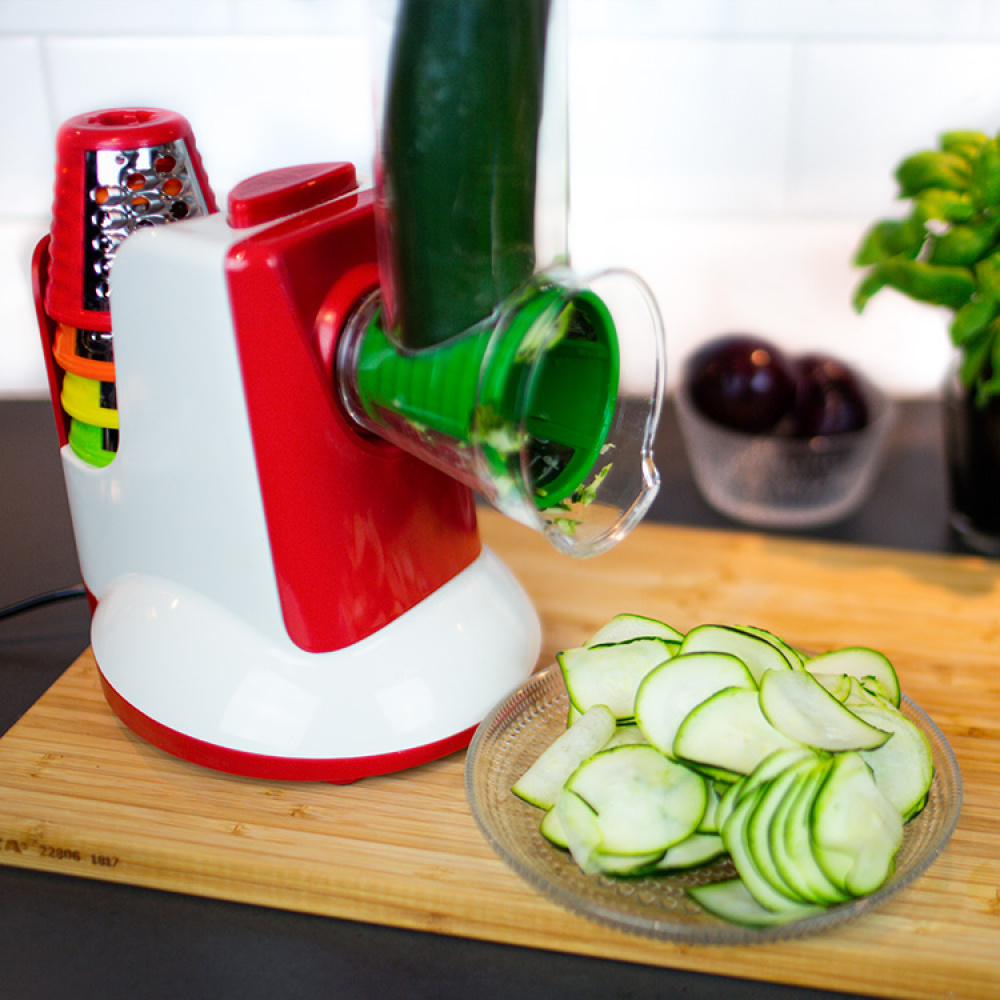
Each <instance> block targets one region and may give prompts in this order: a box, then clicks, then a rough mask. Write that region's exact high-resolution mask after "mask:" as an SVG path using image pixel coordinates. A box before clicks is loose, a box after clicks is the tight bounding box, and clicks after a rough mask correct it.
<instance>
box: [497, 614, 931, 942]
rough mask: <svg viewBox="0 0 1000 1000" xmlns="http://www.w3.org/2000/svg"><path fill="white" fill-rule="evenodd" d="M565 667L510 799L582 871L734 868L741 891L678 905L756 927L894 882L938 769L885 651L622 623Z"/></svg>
mask: <svg viewBox="0 0 1000 1000" xmlns="http://www.w3.org/2000/svg"><path fill="white" fill-rule="evenodd" d="M645 632H651V633H654V634H653V635H645V634H642V633H645ZM679 634H680V633H678V635H679ZM692 637H693V638H692ZM608 638H612V639H616V640H617V641H614V642H603V641H594V640H597V639H602V640H603V639H608ZM701 647H704V648H701ZM713 647H716V648H713ZM782 647H784V648H782ZM736 650H739V653H738V652H736ZM740 653H742V656H741V655H740ZM744 657H745V658H744ZM750 660H753V661H754V666H751V665H750V662H749V661H750ZM559 661H560V667H561V669H562V672H563V676H564V678H565V680H566V687H567V690H568V691H569V693H570V698H571V708H570V716H571V717H572V718H573V719H575V720H576V721H575V722H574V723H573V725H572V726H570V728H569V729H568V730H567V731H566V732H565V733H563V734H560V736H559V737H558V738H557V739H556V740H555V741H554V743H553V746H552V750H553V753H552V755H551V756H550V757H548V758H547V759H546V754H547V753H548V751H545V752H543V754H542V756H541V757H539V759H538V760H537V761H536V763H535V764H534V765H532V767H531V768H529V770H528V771H526V772H525V774H524V775H523V776H522V778H521V779H520V780H519V781H518V782H517V784H516V785H515V789H514V790H515V792H516V793H517V794H519V795H521V797H522V798H525V799H526V800H527V801H532V802H534V803H535V804H538V805H539V806H541V807H542V808H547V811H546V812H545V813H544V816H543V818H542V819H541V832H542V835H543V836H544V837H545V838H546V839H547V840H548V841H550V842H551V843H552V844H554V845H555V846H556V847H557V848H559V849H563V850H567V851H569V853H570V855H571V856H572V857H573V859H574V860H575V861H576V863H577V864H578V865H579V866H580V867H581V869H582V870H583V871H585V872H587V873H589V874H598V873H600V874H603V875H609V876H615V877H639V876H650V877H653V876H659V875H664V874H667V873H669V872H671V871H677V870H680V869H684V868H688V867H694V866H698V865H703V864H707V863H709V862H711V861H712V860H714V859H715V858H718V857H720V856H722V855H728V856H729V857H730V859H731V860H732V863H733V864H734V866H735V867H736V871H737V873H738V878H736V879H727V880H726V881H724V882H718V883H713V884H711V885H704V886H697V887H692V888H691V889H689V890H688V892H689V894H690V896H691V898H692V899H694V900H695V901H697V902H698V903H699V905H701V906H702V907H703V908H704V909H705V910H707V911H708V912H711V913H714V914H716V915H718V916H721V917H723V918H724V919H727V920H732V921H736V922H739V923H742V924H745V925H747V926H761V927H763V926H772V925H775V924H779V923H782V922H784V921H787V920H795V919H799V918H802V917H805V916H810V915H813V914H816V913H819V912H822V910H823V909H824V908H826V907H829V906H834V905H837V904H838V903H841V902H845V901H847V900H849V899H852V898H854V897H857V896H860V895H865V894H867V893H870V892H872V891H874V890H875V889H877V888H878V887H879V886H880V885H882V884H883V883H884V881H885V880H886V879H887V878H888V877H889V876H890V875H891V873H892V871H893V868H894V864H895V857H896V854H897V852H898V850H899V847H900V845H901V843H902V836H903V826H904V823H905V822H906V821H907V820H908V819H910V818H912V817H913V816H915V815H916V814H917V812H919V810H920V809H921V808H922V806H923V804H924V803H925V802H926V800H927V796H928V794H929V791H930V788H931V783H932V781H933V775H934V769H933V757H932V755H931V749H930V744H929V743H928V741H927V738H926V736H925V735H924V734H923V732H922V731H921V730H920V729H919V728H918V727H917V726H916V725H914V724H913V723H912V722H910V720H909V719H908V718H907V717H906V716H905V715H903V713H902V712H901V711H900V710H899V708H898V707H897V704H894V702H895V703H898V702H899V700H900V699H901V695H900V693H899V683H898V678H897V677H896V673H895V670H894V668H893V667H892V665H891V663H890V662H889V661H888V659H886V658H885V657H884V656H882V654H880V653H878V652H876V651H875V650H870V649H867V648H866V647H848V648H845V649H843V650H835V651H833V652H831V653H828V654H827V653H824V654H820V655H819V656H814V657H811V658H805V657H802V656H800V654H799V653H798V652H797V651H796V650H795V649H794V648H793V647H791V646H789V645H787V644H785V643H783V642H782V640H780V639H778V637H777V636H773V635H772V634H771V633H768V632H765V631H764V630H762V629H754V628H752V627H750V626H739V627H733V628H728V627H725V626H718V625H710V626H702V627H699V628H695V629H692V630H691V631H690V632H688V633H687V634H686V635H684V636H683V638H682V640H681V642H680V643H679V645H678V642H677V639H676V638H675V637H673V630H672V629H671V627H670V626H669V625H665V624H664V623H662V622H656V621H655V619H646V618H642V617H641V616H630V615H619V616H616V617H615V619H613V620H612V621H611V622H609V623H608V625H607V626H605V628H604V629H601V630H599V631H598V632H597V633H595V636H594V637H593V638H592V640H591V642H590V643H588V645H586V646H584V647H581V648H579V649H576V650H569V651H567V652H565V653H562V654H560V657H559ZM765 663H767V664H771V665H770V666H765V665H764V664H765ZM602 699H603V700H602ZM588 733H589V735H587V734H588ZM588 751H591V752H589V753H588ZM574 763H575V765H576V766H574ZM539 788H541V791H539V790H538V789H539ZM548 803H552V805H551V807H550V808H549V807H548V806H547V804H548Z"/></svg>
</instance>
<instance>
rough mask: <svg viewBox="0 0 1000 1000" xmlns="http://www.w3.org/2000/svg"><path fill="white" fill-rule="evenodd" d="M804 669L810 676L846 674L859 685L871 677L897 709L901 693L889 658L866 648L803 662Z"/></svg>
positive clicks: (844, 651)
mask: <svg viewBox="0 0 1000 1000" xmlns="http://www.w3.org/2000/svg"><path fill="white" fill-rule="evenodd" d="M805 668H806V670H808V671H809V672H810V673H820V674H847V675H849V676H850V677H856V678H857V679H858V680H859V681H861V682H862V683H863V682H864V681H866V680H868V679H869V678H871V679H872V680H874V681H875V683H876V684H878V685H879V687H880V688H881V690H882V691H883V692H884V696H885V697H886V698H887V699H888V700H889V701H890V702H891V703H892V704H893V705H895V706H896V708H899V702H900V698H901V694H900V690H899V678H898V677H897V676H896V670H895V668H894V667H893V665H892V663H891V662H890V660H889V657H887V656H886V655H885V654H884V653H880V652H878V651H877V650H874V649H869V648H868V647H867V646H845V647H843V648H842V649H834V650H831V651H830V652H828V653H820V654H819V655H818V656H814V657H812V658H811V659H808V660H806V661H805Z"/></svg>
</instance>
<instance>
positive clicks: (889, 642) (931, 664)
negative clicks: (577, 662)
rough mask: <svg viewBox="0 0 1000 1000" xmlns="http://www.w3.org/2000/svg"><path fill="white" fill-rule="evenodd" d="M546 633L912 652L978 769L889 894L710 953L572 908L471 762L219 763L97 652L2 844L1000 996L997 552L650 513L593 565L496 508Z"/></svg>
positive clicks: (626, 944)
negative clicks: (148, 736) (497, 840)
mask: <svg viewBox="0 0 1000 1000" xmlns="http://www.w3.org/2000/svg"><path fill="white" fill-rule="evenodd" d="M482 525H483V534H484V537H485V538H486V540H487V541H488V542H489V543H490V544H491V545H492V546H493V548H494V549H495V550H496V551H497V552H499V554H500V555H501V556H502V557H503V558H504V559H505V560H506V561H507V563H508V564H509V565H510V566H511V568H512V569H513V570H514V571H515V572H516V573H517V574H518V575H519V577H520V578H521V580H522V581H523V582H524V584H525V586H526V587H527V589H528V591H529V592H530V594H531V595H532V597H533V599H534V600H535V602H536V604H537V606H538V609H539V611H540V613H541V616H542V620H543V623H544V629H545V640H544V650H543V654H542V659H541V662H542V664H545V663H548V662H551V660H552V658H553V656H554V654H555V653H556V651H557V650H559V649H561V648H565V647H567V646H570V645H575V644H578V643H580V642H581V641H582V640H584V639H585V638H586V637H587V636H588V635H589V634H591V633H592V632H593V631H594V630H595V629H596V628H597V627H598V626H599V625H601V624H602V623H603V622H604V621H606V620H607V619H608V618H609V617H610V616H611V615H612V614H614V613H616V612H618V611H623V610H624V611H633V612H637V613H640V614H647V615H651V616H655V617H659V618H662V619H665V620H668V621H670V622H672V623H673V624H675V625H677V626H679V627H681V628H689V627H691V626H693V625H696V624H698V623H701V622H705V621H722V622H734V621H739V622H744V623H751V624H757V625H761V626H764V627H766V628H769V629H771V630H773V631H775V632H778V633H779V634H781V635H783V636H785V637H787V638H788V639H790V640H791V641H792V642H794V643H797V644H800V645H802V646H805V647H808V648H813V649H823V648H827V647H832V646H837V645H845V644H855V643H862V644H867V645H873V646H876V647H878V648H881V649H882V650H884V651H885V652H886V653H888V654H889V656H890V657H891V658H892V659H893V660H894V662H895V663H896V665H897V668H898V670H899V673H900V676H901V680H902V684H903V687H904V690H905V691H906V692H907V694H908V695H909V696H910V697H911V698H912V699H913V700H914V701H916V702H917V703H918V704H919V705H921V706H922V707H923V708H924V709H925V710H926V711H927V712H928V713H929V714H930V715H931V716H932V717H933V718H934V719H935V721H936V722H937V723H938V725H939V726H940V727H941V729H942V730H943V732H944V733H945V735H946V737H947V738H948V740H949V742H950V743H951V745H952V747H953V749H954V751H955V753H956V756H957V757H958V761H959V765H960V767H961V770H962V774H963V779H964V783H965V788H964V805H963V810H962V815H961V818H960V820H959V824H958V828H957V830H956V832H955V834H954V836H953V838H952V841H951V843H950V845H949V846H948V847H947V848H946V849H945V851H944V852H943V854H942V855H941V856H940V857H939V858H938V859H937V861H936V862H935V863H934V864H933V865H932V867H931V868H930V870H929V871H928V872H927V873H926V874H925V875H923V876H922V877H921V878H920V879H918V880H917V881H916V883H915V884H913V885H912V886H910V887H908V888H907V889H906V890H904V891H903V892H901V893H900V894H899V895H897V896H896V897H894V898H893V899H892V900H890V902H889V903H888V904H887V905H885V906H884V907H883V908H881V909H879V910H877V911H875V912H873V913H871V914H867V915H865V916H863V917H861V918H860V919H857V920H855V921H853V922H851V923H849V924H847V925H846V926H843V927H841V928H839V929H835V930H833V931H830V932H827V933H824V934H822V935H819V936H815V937H811V938H805V939H802V940H798V941H791V942H784V943H774V944H766V945H754V946H752V947H693V946H690V945H679V944H678V945H675V944H671V943H661V942H657V941H653V940H649V939H647V938H643V937H635V936H632V935H629V934H627V933H624V932H616V931H611V930H608V929H606V928H605V927H602V926H598V925H596V924H593V923H591V922H589V921H587V920H585V919H583V918H580V917H577V916H575V915H572V914H570V913H568V912H565V911H563V910H562V909H561V908H559V907H558V906H556V905H555V904H553V903H550V902H549V901H548V900H547V899H546V898H544V897H542V896H541V895H539V894H538V893H537V892H536V891H535V890H534V889H532V888H531V887H529V886H528V885H527V884H525V883H523V882H522V881H521V880H520V879H519V878H518V877H517V876H516V875H514V874H513V873H512V872H511V871H509V870H508V869H507V868H506V867H505V866H504V864H502V863H501V861H500V860H499V859H498V858H497V857H496V856H495V855H494V854H493V853H492V852H491V850H490V848H489V847H488V846H487V844H486V843H485V841H484V840H483V838H482V837H481V835H480V833H479V831H478V828H477V827H476V825H475V823H474V821H473V819H472V817H471V815H470V813H469V811H468V808H467V806H466V801H465V795H464V787H463V765H464V754H461V753H460V754H456V755H453V756H452V757H450V758H448V759H446V760H443V761H439V762H437V763H435V764H432V765H428V766H425V767H421V768H418V769H416V770H413V771H409V772H406V773H403V774H398V775H390V776H387V777H383V778H376V779H368V780H365V781H362V782H359V783H357V784H355V785H351V786H345V787H338V786H331V785H314V784H293V783H276V782H268V781H259V780H250V779H240V778H234V777H229V776H223V775H219V774H215V773H212V772H209V771H205V770H202V769H199V768H197V767H195V766H193V765H189V764H186V763H184V762H181V761H178V760H174V759H172V758H170V757H168V756H167V755H165V754H163V753H161V752H159V751H157V750H155V749H153V748H152V747H150V746H148V745H146V744H145V743H143V742H141V741H140V740H139V739H137V738H136V737H134V736H133V735H132V734H131V733H130V732H128V731H127V730H126V729H125V728H124V727H123V726H122V725H121V724H120V723H119V722H118V720H117V719H116V718H115V717H114V716H113V715H112V713H111V712H110V710H109V709H108V708H107V706H106V705H105V703H104V700H103V698H102V696H101V693H100V688H99V684H98V678H97V672H96V669H95V666H94V662H93V659H92V658H91V656H90V654H89V653H86V654H84V655H83V656H82V657H81V658H80V659H79V660H78V661H77V662H76V663H74V664H73V665H72V666H71V667H70V668H69V669H68V670H67V672H66V673H65V674H64V675H63V676H62V677H61V678H60V680H59V681H57V683H56V684H55V685H54V686H53V687H52V688H51V689H50V690H49V691H48V692H47V693H46V694H45V695H44V696H43V697H42V698H41V699H40V700H39V702H38V703H37V704H36V705H35V706H34V707H33V708H32V709H31V710H30V711H29V712H28V713H27V714H26V715H25V716H24V717H23V718H22V719H21V720H20V721H19V722H18V723H17V725H15V726H14V727H13V729H11V730H10V732H9V733H8V734H7V735H6V736H4V738H3V739H2V740H0V860H2V861H3V862H4V863H6V864H10V865H18V866H22V867H27V868H36V869H45V870H48V871H56V872H65V873H69V874H73V875H79V876H85V877H91V878H98V879H106V880H109V881H118V882H125V883H130V884H134V885H141V886H147V887H153V888H159V889H164V890H171V891H178V892H186V893H191V894H196V895H205V896H213V897H220V898H223V899H228V900H236V901H241V902H247V903H254V904H261V905H265V906H273V907H278V908H286V909H292V910H300V911H304V912H309V913H317V914H327V915H331V916H337V917H343V918H348V919H355V920H361V921H368V922H373V923H380V924H387V925H393V926H399V927H408V928H414V929H418V930H424V931H432V932H436V933H441V934H452V935H459V936H467V937H473V938H482V939H486V940H491V941H498V942H506V943H511V944H518V945H526V946H530V947H535V948H542V949H550V950H556V951H564V952H570V953H579V954H584V955H594V956H600V957H604V958H609V959H618V960H622V961H629V962H639V963H645V964H650V965H659V966H669V967H675V968H681V969H693V970H699V971H702V972H708V973H717V974H722V975H730V976H737V977H744V978H753V979H763V980H769V981H773V982H781V983H795V984H799V985H804V986H813V987H822V988H827V989H835V990H845V991H854V992H859V993H865V994H878V995H882V996H886V997H928V998H932V997H933V998H936V997H941V996H944V995H950V996H956V997H962V998H965V1000H969V998H976V997H983V998H987V997H989V998H995V997H997V996H998V995H1000V565H998V564H996V563H990V562H986V561H983V560H979V559H976V558H971V557H970V558H965V557H949V556H934V555H924V554H914V553H900V552H895V551H887V550H872V549H861V548H856V547H847V546H841V545H831V544H824V543H805V542H800V541H794V540H786V539H781V538H775V537H762V536H757V535H752V534H742V533H721V532H710V531H705V530H694V529H684V528H675V527H669V526H655V525H644V526H642V527H641V528H639V529H638V530H637V531H635V532H634V533H633V534H632V535H631V536H630V537H629V538H628V539H627V540H626V541H625V542H624V543H623V544H621V545H620V546H619V547H618V548H617V549H615V550H614V551H612V552H611V553H609V554H607V555H605V556H602V557H600V558H599V559H597V560H594V561H592V562H586V563H577V562H573V561H571V560H569V559H567V558H566V557H563V556H559V555H557V554H556V553H555V552H554V551H552V550H550V548H549V547H548V546H547V544H546V543H545V542H544V541H543V540H542V539H541V538H539V537H537V536H535V535H533V534H531V533H530V532H528V531H526V530H524V529H523V528H520V527H518V526H516V525H513V524H511V523H510V522H508V521H505V520H503V519H502V518H500V517H498V516H494V515H493V514H491V513H484V514H483V517H482Z"/></svg>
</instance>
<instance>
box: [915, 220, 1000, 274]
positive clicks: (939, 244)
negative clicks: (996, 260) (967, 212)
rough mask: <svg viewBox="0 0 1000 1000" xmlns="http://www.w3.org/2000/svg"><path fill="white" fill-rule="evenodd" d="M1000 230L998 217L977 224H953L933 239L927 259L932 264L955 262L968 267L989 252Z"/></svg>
mask: <svg viewBox="0 0 1000 1000" xmlns="http://www.w3.org/2000/svg"><path fill="white" fill-rule="evenodd" d="M998 232H1000V219H989V220H987V221H986V222H981V223H979V224H977V225H962V226H953V227H952V228H951V229H949V230H948V231H947V232H945V233H942V235H940V236H936V237H935V238H934V240H933V246H932V248H931V253H930V256H929V257H928V260H929V261H930V262H931V263H932V264H957V265H959V266H962V267H968V266H970V265H972V264H975V263H976V261H978V260H979V259H980V258H981V257H983V256H984V255H985V254H987V253H989V252H990V251H991V250H992V249H993V248H994V244H995V243H996V238H997V233H998Z"/></svg>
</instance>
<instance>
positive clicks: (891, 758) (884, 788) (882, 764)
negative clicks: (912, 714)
mask: <svg viewBox="0 0 1000 1000" xmlns="http://www.w3.org/2000/svg"><path fill="white" fill-rule="evenodd" d="M854 711H855V713H856V714H857V715H858V716H859V717H860V718H862V719H864V720H865V721H866V722H870V723H871V724H872V725H874V726H878V728H879V729H884V730H886V731H887V732H889V733H891V735H890V736H889V739H888V740H887V741H886V742H885V743H883V744H882V745H881V746H880V747H876V748H875V749H873V750H863V751H862V752H861V757H862V759H863V760H864V762H865V763H866V764H867V765H868V766H869V767H870V768H871V771H872V776H873V777H874V779H875V784H876V785H877V786H878V788H879V790H880V791H881V792H882V794H883V795H884V796H885V797H886V798H887V799H888V800H889V801H890V802H891V803H892V804H893V805H894V806H895V807H896V808H897V809H898V810H899V812H900V815H902V817H903V819H904V820H909V819H912V818H913V817H914V816H916V814H917V813H918V812H920V810H921V809H922V808H923V806H924V803H925V802H926V801H927V795H928V793H929V792H930V788H931V782H932V781H933V780H934V758H933V756H932V754H931V745H930V742H929V741H928V739H927V737H926V736H925V735H924V733H923V732H922V731H921V730H920V729H919V728H918V727H917V726H915V725H914V724H913V723H912V722H910V720H909V719H908V718H907V717H906V716H905V715H903V713H902V712H900V711H899V710H898V709H894V708H890V707H889V706H888V705H886V706H879V705H859V706H858V707H857V708H855V709H854Z"/></svg>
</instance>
